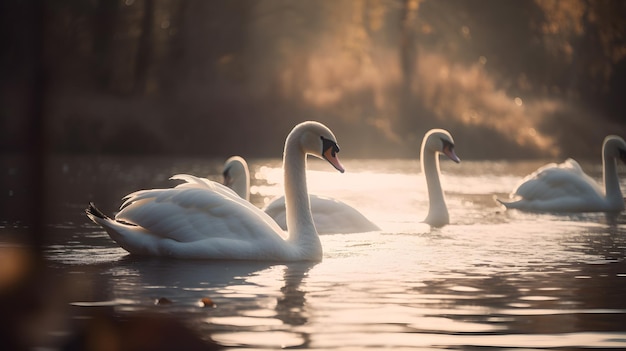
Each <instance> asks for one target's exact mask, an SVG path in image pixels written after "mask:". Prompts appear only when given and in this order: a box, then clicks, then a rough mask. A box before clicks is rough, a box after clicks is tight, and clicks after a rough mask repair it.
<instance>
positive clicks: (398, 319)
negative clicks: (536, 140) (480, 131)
mask: <svg viewBox="0 0 626 351" xmlns="http://www.w3.org/2000/svg"><path fill="white" fill-rule="evenodd" d="M249 162H250V166H251V174H252V176H253V177H254V179H253V181H252V185H253V187H252V193H253V194H252V201H253V202H254V203H255V204H257V205H259V206H262V205H263V203H264V202H266V201H269V200H270V199H271V198H272V197H273V196H276V195H279V194H281V193H282V185H281V181H282V171H281V169H280V161H279V160H249ZM221 163H222V160H209V161H207V160H203V159H174V158H100V159H95V160H94V159H88V158H80V157H78V158H69V157H56V158H53V159H51V160H50V162H49V164H48V180H49V184H48V186H47V189H48V191H49V194H48V199H49V200H48V201H49V204H48V205H47V208H48V211H49V212H48V220H47V221H48V226H47V233H46V252H45V253H46V257H47V259H48V264H49V266H50V270H51V275H52V277H53V279H54V280H55V281H56V282H57V283H58V284H59V286H61V287H63V288H62V289H61V290H62V292H61V293H59V295H61V296H62V298H60V300H61V301H63V302H62V303H61V304H60V306H61V307H57V310H58V311H57V312H58V313H57V315H60V316H61V317H58V316H57V319H56V320H55V321H57V322H55V323H51V325H48V326H47V327H46V328H47V330H46V331H45V333H43V334H44V335H43V336H41V337H40V338H38V339H35V340H36V341H34V343H35V345H33V346H36V347H42V348H54V347H55V345H61V344H62V343H63V341H64V340H65V339H66V338H67V336H68V335H69V334H70V329H71V328H70V326H71V325H73V323H74V322H73V321H76V320H81V319H85V318H89V317H88V316H90V315H91V313H92V311H93V310H94V309H98V308H107V309H109V310H113V311H114V313H116V314H120V315H125V314H132V313H135V312H151V313H158V314H163V315H166V316H172V317H176V318H180V319H181V320H182V321H183V322H184V323H185V325H188V326H189V327H190V328H191V329H193V330H194V331H195V332H197V333H198V335H200V337H201V338H204V339H206V340H209V339H212V340H214V341H216V342H217V343H219V344H221V345H224V346H226V347H228V348H230V347H233V348H239V347H245V348H251V349H276V348H305V349H324V350H328V349H334V350H338V349H341V350H344V349H363V348H371V349H381V348H395V349H403V348H407V349H408V348H421V349H442V348H443V349H477V348H482V347H492V348H496V349H525V350H526V349H583V348H594V349H624V348H626V261H625V257H626V216H625V215H624V214H621V215H619V216H617V217H607V216H606V215H604V214H580V215H569V216H568V215H550V214H529V213H523V212H517V211H504V210H503V209H502V208H500V207H499V206H498V205H497V204H496V202H495V201H494V196H500V197H504V196H506V194H507V193H508V192H509V191H510V190H512V189H513V187H514V186H515V185H516V184H517V182H518V181H519V180H520V179H521V177H523V176H524V175H525V174H527V173H529V172H531V171H533V170H534V169H536V168H537V167H538V166H540V165H541V164H543V162H539V161H536V162H535V161H532V162H476V161H463V162H462V163H461V164H458V165H457V164H453V163H452V162H442V173H443V175H442V177H443V178H442V182H443V186H444V190H445V192H446V197H447V203H448V208H449V212H450V218H451V222H452V223H451V224H450V225H448V226H445V227H443V228H440V229H431V228H429V227H428V226H427V225H424V224H422V223H420V221H421V220H422V219H423V218H424V217H425V215H426V212H427V206H428V201H427V194H426V186H425V182H424V180H423V178H422V174H421V170H420V167H419V163H418V162H417V161H416V160H384V161H381V160H359V161H350V160H345V161H344V165H345V166H346V168H347V172H346V173H345V174H339V173H337V172H334V171H333V170H332V168H331V167H330V166H329V165H327V164H325V163H323V162H318V161H313V160H311V161H309V166H310V171H309V172H308V176H309V178H308V179H309V190H310V192H311V193H316V194H323V195H328V196H332V197H335V198H338V199H341V200H343V201H345V202H347V203H350V204H352V205H353V206H355V207H357V208H358V209H359V210H361V212H363V213H364V214H365V215H366V216H368V217H369V218H370V219H371V220H372V221H374V222H375V223H377V224H378V225H379V226H380V227H381V228H382V230H381V231H380V232H371V233H359V234H337V235H323V236H321V239H322V244H323V246H324V251H325V253H324V259H323V261H322V262H321V263H317V264H311V263H294V264H282V263H259V262H232V261H176V260H167V259H146V258H135V257H131V256H128V255H127V254H126V252H125V251H124V250H122V249H121V248H118V247H117V245H116V244H115V243H114V242H113V241H112V240H110V239H109V238H108V236H107V235H106V233H105V232H104V231H103V230H101V229H100V228H99V227H97V226H95V225H93V224H92V223H91V222H89V221H88V219H87V218H86V217H85V216H84V215H83V214H82V213H83V212H82V211H83V209H84V207H85V205H86V204H87V203H88V202H89V201H94V202H96V204H97V205H98V206H99V207H100V208H101V209H102V210H104V211H105V212H107V213H113V212H114V211H115V210H116V209H117V207H118V206H119V205H120V203H121V198H122V197H123V196H124V195H126V194H127V193H129V192H132V191H134V190H138V189H142V188H151V187H159V186H171V185H172V184H174V183H173V182H170V181H168V180H167V178H168V177H169V176H171V175H173V174H176V173H190V174H194V175H200V176H208V177H209V178H214V179H219V174H220V173H221ZM583 168H585V169H586V170H587V171H588V172H589V173H590V174H591V175H592V176H593V177H595V178H596V179H598V180H600V178H601V165H600V164H594V163H586V164H583ZM624 169H625V168H624V166H620V170H621V182H622V189H626V183H625V181H626V174H625V172H624ZM203 298H210V299H211V300H212V301H213V302H214V304H215V306H214V307H203V306H202V304H201V302H200V301H201V300H202V299H203ZM158 299H167V301H169V302H171V303H167V304H155V301H157V300H158ZM161 301H163V300H161Z"/></svg>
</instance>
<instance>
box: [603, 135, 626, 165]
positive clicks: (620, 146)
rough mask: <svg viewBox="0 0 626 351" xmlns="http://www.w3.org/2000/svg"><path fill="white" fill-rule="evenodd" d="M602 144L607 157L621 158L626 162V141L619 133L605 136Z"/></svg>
mask: <svg viewBox="0 0 626 351" xmlns="http://www.w3.org/2000/svg"><path fill="white" fill-rule="evenodd" d="M602 145H603V146H602V149H603V150H602V152H603V153H604V156H605V158H608V159H616V160H617V159H620V160H622V162H624V163H626V142H624V139H622V138H621V137H619V136H617V135H609V136H607V137H606V138H604V143H603V144H602Z"/></svg>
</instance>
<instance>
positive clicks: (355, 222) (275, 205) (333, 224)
mask: <svg viewBox="0 0 626 351" xmlns="http://www.w3.org/2000/svg"><path fill="white" fill-rule="evenodd" d="M222 175H223V176H224V185H226V186H228V187H229V188H231V189H233V190H234V191H235V192H236V193H237V194H239V196H241V197H242V198H244V199H246V200H248V201H249V200H250V172H249V170H248V163H247V162H246V160H245V159H243V158H242V157H240V156H233V157H230V158H229V159H228V160H226V162H225V163H224V171H223V173H222ZM309 201H310V203H311V212H312V214H313V223H315V228H316V229H317V232H318V233H319V234H335V233H363V232H370V231H374V230H380V228H379V227H378V226H377V225H376V224H374V223H372V222H371V221H370V220H369V219H367V218H366V217H365V216H364V215H363V214H362V213H361V212H359V211H358V210H357V209H355V208H353V207H351V206H350V205H348V204H346V203H344V202H341V201H339V200H336V199H332V198H328V197H322V196H318V195H309ZM263 210H264V211H265V212H266V213H267V214H268V215H269V216H270V217H272V218H273V219H274V221H276V223H278V225H279V226H280V227H281V228H282V229H284V230H287V216H286V213H285V197H284V196H280V197H278V198H276V199H274V200H272V201H271V202H270V203H269V204H268V205H267V206H266V207H265V208H264V209H263Z"/></svg>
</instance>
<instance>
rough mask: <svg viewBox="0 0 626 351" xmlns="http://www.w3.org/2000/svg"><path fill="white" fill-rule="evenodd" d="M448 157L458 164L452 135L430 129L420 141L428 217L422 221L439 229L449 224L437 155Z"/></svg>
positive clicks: (440, 130)
mask: <svg viewBox="0 0 626 351" xmlns="http://www.w3.org/2000/svg"><path fill="white" fill-rule="evenodd" d="M440 153H442V154H444V155H446V156H448V158H449V159H451V160H452V161H454V162H456V163H459V162H461V160H460V159H459V158H458V156H457V155H456V154H455V153H454V140H453V139H452V135H450V133H449V132H448V131H446V130H443V129H431V130H429V131H428V132H426V134H425V135H424V139H422V148H421V151H420V162H421V165H422V172H424V176H425V177H426V187H427V188H428V202H429V206H428V215H427V216H426V219H424V223H427V224H429V225H431V226H433V227H441V226H444V225H446V224H448V223H450V216H449V215H448V207H447V206H446V200H445V197H444V195H443V190H442V189H441V182H440V180H439V173H440V172H439V154H440Z"/></svg>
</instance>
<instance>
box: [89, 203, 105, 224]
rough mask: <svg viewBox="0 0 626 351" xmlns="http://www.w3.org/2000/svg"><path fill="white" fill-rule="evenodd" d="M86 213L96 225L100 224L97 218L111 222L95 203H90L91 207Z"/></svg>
mask: <svg viewBox="0 0 626 351" xmlns="http://www.w3.org/2000/svg"><path fill="white" fill-rule="evenodd" d="M85 213H86V214H87V217H89V219H91V220H92V221H93V222H94V223H96V224H100V223H99V221H97V220H96V218H99V219H101V220H110V218H109V217H107V215H105V214H104V213H102V211H100V210H99V209H98V208H97V207H96V205H95V204H94V203H93V202H90V203H89V206H88V207H87V208H86V209H85Z"/></svg>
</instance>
